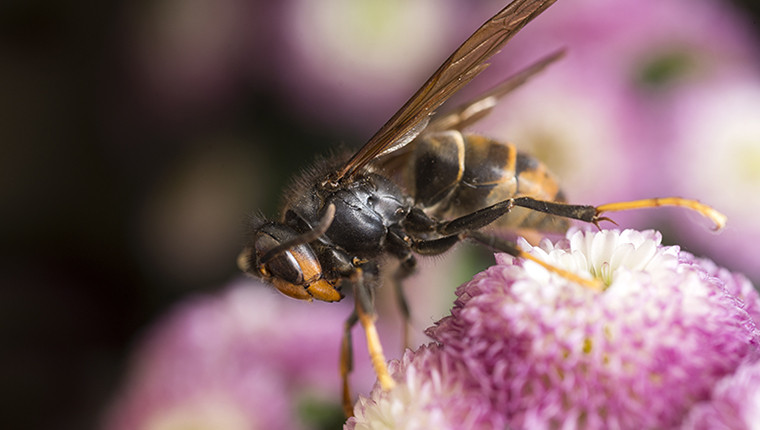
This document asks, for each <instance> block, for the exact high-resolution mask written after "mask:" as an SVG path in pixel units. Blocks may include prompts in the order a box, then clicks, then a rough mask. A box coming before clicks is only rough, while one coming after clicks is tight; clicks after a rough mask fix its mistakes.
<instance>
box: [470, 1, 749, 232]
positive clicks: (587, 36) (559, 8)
mask: <svg viewBox="0 0 760 430" xmlns="http://www.w3.org/2000/svg"><path fill="white" fill-rule="evenodd" d="M750 28H751V27H750V25H749V23H748V22H746V20H745V19H744V17H743V16H741V15H740V14H739V13H737V12H736V11H735V10H733V9H732V7H731V5H730V4H729V3H728V2H726V1H723V0H696V1H694V0H667V1H647V0H644V1H641V0H620V1H614V2H608V1H604V0H578V1H573V2H562V1H560V2H557V4H555V5H553V6H552V7H551V8H550V9H549V10H548V11H547V12H546V13H545V14H544V15H543V16H541V17H540V18H539V19H536V20H535V22H533V23H531V24H530V25H529V26H527V27H526V29H525V30H524V31H523V32H522V33H521V34H519V35H518V36H517V37H516V38H515V40H514V41H513V42H512V43H510V45H509V46H508V47H507V48H506V49H505V51H509V54H508V55H501V56H497V57H495V59H494V66H493V68H492V69H497V68H499V69H502V70H503V69H504V68H506V65H507V64H509V68H510V69H511V70H514V69H515V68H516V67H518V65H525V64H528V63H529V62H530V61H533V60H535V59H536V58H537V57H538V56H539V55H541V53H548V52H550V51H551V50H552V49H555V48H557V47H566V48H567V50H568V54H567V56H566V58H564V59H562V60H560V61H559V63H557V64H556V65H552V66H551V67H550V68H549V69H548V70H547V71H545V72H543V73H542V74H541V75H540V76H538V77H537V78H536V79H535V81H533V82H530V83H528V84H527V86H526V88H523V89H520V90H519V91H517V92H516V93H515V94H514V96H512V95H510V96H509V97H508V98H507V100H505V101H504V103H503V105H502V106H500V107H499V110H498V111H497V112H495V113H494V114H493V115H491V117H490V118H488V119H487V120H486V121H484V123H483V124H481V125H479V126H477V128H478V129H481V130H485V131H487V132H488V133H489V134H492V135H495V136H499V137H503V138H506V139H508V140H510V141H512V142H514V143H515V144H517V145H518V147H519V148H521V149H523V150H525V151H527V152H529V153H533V154H535V155H537V156H538V157H539V158H540V159H542V160H545V161H546V162H547V164H548V166H549V168H550V169H552V170H553V171H554V172H555V173H556V174H557V175H558V176H559V177H560V179H561V181H562V183H563V186H564V187H565V191H566V193H567V194H568V196H569V197H570V198H571V200H573V201H579V202H581V201H582V202H584V203H591V204H599V203H603V202H607V201H614V200H625V199H631V198H643V197H653V196H663V195H667V194H670V193H677V194H686V195H685V196H686V197H693V198H699V199H703V200H707V199H708V197H709V196H705V195H704V193H702V192H700V191H699V190H689V191H690V192H689V193H685V192H684V191H683V190H679V189H675V188H674V187H672V186H670V185H669V184H668V183H667V180H668V173H667V172H674V171H676V172H679V170H678V169H674V168H673V165H674V160H672V159H671V158H670V157H668V156H667V154H668V153H669V149H668V148H669V147H670V146H671V145H673V144H674V143H675V142H674V141H673V139H672V134H671V133H669V132H668V130H670V129H671V128H672V127H671V125H670V121H671V120H672V116H671V115H670V114H669V110H670V109H671V108H672V106H673V103H675V102H676V101H677V100H679V99H680V98H682V97H684V96H686V95H688V94H689V93H690V92H691V91H699V90H702V89H704V88H709V87H713V86H716V85H719V83H720V82H723V81H725V80H726V79H733V78H735V77H736V76H738V75H741V74H746V73H747V71H748V70H753V68H754V67H756V65H757V64H758V60H760V56H758V52H757V49H756V44H755V43H754V38H753V37H752V34H751V31H750ZM489 73H491V74H493V71H490V72H489ZM501 74H502V75H504V74H505V73H504V72H501ZM758 78H760V77H758V76H757V74H756V72H755V76H754V79H755V80H757V79H758ZM475 85H477V83H475ZM716 106H722V105H721V104H716ZM709 147H714V146H709ZM684 160H688V157H686V158H685V159H684ZM700 167H701V166H700ZM679 173H680V172H679ZM684 176H686V175H684ZM702 176H703V177H704V176H705V175H702ZM600 182H603V184H604V185H603V186H600ZM714 183H717V184H720V183H721V181H719V180H716V181H714ZM724 196H726V197H731V195H730V194H729V193H725V194H724ZM708 201H709V200H708ZM734 201H736V199H734ZM710 203H712V202H710ZM716 204H717V203H716ZM647 215H648V214H647ZM641 216H643V214H633V215H629V214H621V215H617V214H616V216H615V219H616V220H617V221H620V222H622V223H624V224H625V225H639V224H640V223H634V224H631V222H630V221H628V220H627V219H626V218H629V219H631V220H632V221H633V220H636V219H637V218H639V217H641ZM650 218H651V217H650ZM645 225H648V226H651V225H652V222H651V221H649V222H648V223H647V224H645ZM728 242H730V241H728Z"/></svg>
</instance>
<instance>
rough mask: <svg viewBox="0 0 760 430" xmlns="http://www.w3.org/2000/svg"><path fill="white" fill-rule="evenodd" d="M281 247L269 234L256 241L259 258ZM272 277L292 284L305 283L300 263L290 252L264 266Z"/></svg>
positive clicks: (279, 255) (276, 257) (280, 255)
mask: <svg viewBox="0 0 760 430" xmlns="http://www.w3.org/2000/svg"><path fill="white" fill-rule="evenodd" d="M277 245H279V241H278V240H277V239H275V238H273V237H272V236H270V235H268V234H262V235H260V236H259V237H258V238H257V239H256V252H257V253H258V255H259V256H262V255H264V254H265V253H266V252H267V251H268V250H270V249H272V248H274V247H275V246H277ZM264 267H265V269H266V271H267V272H268V274H269V275H270V276H273V277H275V278H280V279H282V280H284V281H287V282H290V283H292V284H301V283H303V279H304V278H303V272H302V271H301V266H300V265H299V264H298V261H297V260H296V258H295V257H294V256H293V253H292V252H290V251H285V252H282V253H280V254H278V255H276V256H275V257H274V258H272V259H271V260H269V261H268V262H266V263H265V264H264Z"/></svg>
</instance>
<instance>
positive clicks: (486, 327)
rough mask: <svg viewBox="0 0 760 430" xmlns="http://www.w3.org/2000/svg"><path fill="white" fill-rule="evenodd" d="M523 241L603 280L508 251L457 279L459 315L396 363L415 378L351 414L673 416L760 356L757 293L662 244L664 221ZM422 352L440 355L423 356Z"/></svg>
mask: <svg viewBox="0 0 760 430" xmlns="http://www.w3.org/2000/svg"><path fill="white" fill-rule="evenodd" d="M523 247H524V248H525V249H526V250H528V252H530V253H531V254H533V255H535V256H536V257H539V258H541V259H543V260H545V261H547V262H549V263H551V264H553V265H555V266H557V267H561V268H563V269H566V270H572V271H574V272H576V273H580V274H582V275H583V276H587V277H589V278H595V279H598V280H599V281H601V283H602V284H603V285H604V286H605V287H604V290H603V291H594V290H592V289H589V288H586V287H583V286H580V285H578V284H575V283H572V282H570V281H567V280H566V279H564V278H560V277H559V276H557V275H555V274H552V273H549V272H547V271H546V270H545V269H544V268H542V267H540V266H538V265H536V264H535V263H532V262H526V261H523V260H516V259H513V258H512V257H509V256H506V255H497V264H496V265H495V266H493V267H491V268H489V269H488V270H486V271H485V272H482V273H480V274H478V275H476V276H475V278H474V279H473V280H472V281H470V282H468V283H466V284H464V285H463V286H461V287H460V288H459V289H458V291H457V295H458V297H459V298H458V299H457V301H456V303H455V305H454V308H453V309H452V312H451V316H449V317H445V318H443V319H442V320H441V321H439V322H438V323H436V325H435V326H433V327H431V328H430V329H428V334H429V335H430V336H431V337H433V339H434V340H435V341H436V343H435V344H433V345H434V346H431V347H429V348H428V349H427V350H426V351H425V352H424V353H423V352H416V353H412V354H410V355H408V356H407V357H405V360H404V361H403V362H402V363H401V364H400V366H401V370H398V371H397V375H401V376H403V375H406V379H404V378H403V377H399V378H398V379H397V380H398V381H399V386H398V387H396V389H394V390H393V391H391V392H388V393H384V392H382V391H381V390H379V389H377V388H376V389H375V391H373V392H372V393H371V395H370V397H369V398H367V399H363V400H361V401H360V402H359V404H358V405H357V408H356V411H357V417H356V421H355V422H352V423H351V424H350V425H351V426H353V427H351V426H349V428H357V429H358V428H419V427H417V426H414V425H408V423H410V422H412V423H414V422H417V421H415V420H416V419H419V418H420V417H430V416H439V415H441V416H443V417H446V418H447V417H449V415H448V414H450V415H451V416H469V415H467V414H466V411H471V412H473V413H474V414H475V412H476V414H475V416H477V417H479V418H481V419H480V421H477V422H478V423H485V424H483V425H479V426H478V427H477V428H504V427H505V425H506V426H507V427H510V428H577V427H582V428H670V427H674V426H678V425H679V424H680V423H682V422H683V421H684V420H685V419H686V416H687V415H688V414H689V413H690V411H691V410H692V409H693V408H695V406H696V405H698V404H699V403H700V402H704V401H707V400H709V399H710V397H711V393H712V392H713V390H714V387H715V386H716V384H718V383H719V381H721V380H722V379H723V378H726V377H729V376H730V375H733V374H735V372H737V369H739V368H740V366H741V365H742V363H745V362H747V361H748V360H756V359H757V357H758V353H759V352H760V350H759V349H758V345H759V344H758V341H759V340H760V330H758V328H757V326H756V321H755V320H753V317H754V316H756V315H757V309H758V306H760V296H759V295H758V293H757V292H756V291H755V290H754V289H752V288H751V285H750V284H749V283H748V282H747V281H746V279H744V278H743V277H741V276H739V275H733V274H730V273H728V272H727V271H725V270H722V269H718V268H717V267H716V266H715V265H714V264H712V263H711V262H709V261H706V260H701V259H696V258H694V257H693V256H692V255H691V254H689V253H686V252H683V251H681V250H680V249H679V248H678V247H675V246H663V245H662V244H661V236H660V234H659V233H656V232H654V231H645V232H638V231H633V230H625V231H622V232H620V231H611V230H609V231H601V232H596V233H593V232H583V231H577V230H576V231H571V232H569V233H568V234H567V236H566V239H563V240H561V241H559V242H557V243H556V244H552V243H550V242H549V241H544V242H542V243H541V245H540V246H538V247H530V245H528V244H527V243H523ZM418 353H419V354H421V355H422V354H424V355H426V357H427V358H425V359H424V360H423V361H424V362H425V363H432V364H426V365H421V364H419V363H418V362H417V361H415V358H416V356H415V354H418ZM430 354H435V355H439V356H438V357H435V359H431V358H430V357H429V355H430ZM441 363H444V364H445V365H442V364H441ZM425 366H427V367H425ZM410 369H413V372H412V371H411V370H410ZM442 369H445V370H442ZM404 371H406V373H404ZM410 374H412V375H414V377H413V378H409V375H410ZM425 375H432V376H425ZM430 386H432V387H436V388H437V389H436V390H431V391H428V392H427V393H428V394H427V395H426V397H417V398H415V399H414V401H415V402H417V403H415V404H414V406H413V407H405V406H403V405H407V403H405V402H404V401H403V400H400V399H399V398H397V397H396V396H397V393H401V392H405V390H406V391H407V392H417V391H415V389H413V388H412V387H430ZM452 387H455V388H452ZM431 392H432V393H434V394H429V393H431ZM454 392H462V393H465V397H466V398H467V399H469V400H468V401H467V402H462V403H460V404H458V406H460V407H462V408H464V409H465V411H455V409H454V408H453V407H451V406H448V405H449V403H448V397H453V396H455V394H453V393H454ZM436 393H437V394H436ZM406 395H407V398H408V397H409V394H408V393H407V394H406ZM421 399H422V400H421ZM420 401H422V404H419V402H420ZM393 405H397V406H396V407H395V408H394V407H393ZM377 408H381V409H383V410H384V411H386V412H387V411H393V412H395V414H392V416H393V419H392V420H388V419H385V420H378V417H388V416H389V415H388V413H385V414H384V413H379V412H378V409H377ZM436 414H438V415H436ZM486 418H487V419H486ZM381 421H382V423H384V425H385V427H383V426H382V425H379V424H377V423H378V422H381ZM444 422H449V423H450V422H452V420H449V421H444ZM473 422H475V421H473ZM443 428H446V427H445V426H444V427H443ZM449 428H455V427H449ZM458 428H463V427H458ZM470 428H476V427H475V426H473V427H470Z"/></svg>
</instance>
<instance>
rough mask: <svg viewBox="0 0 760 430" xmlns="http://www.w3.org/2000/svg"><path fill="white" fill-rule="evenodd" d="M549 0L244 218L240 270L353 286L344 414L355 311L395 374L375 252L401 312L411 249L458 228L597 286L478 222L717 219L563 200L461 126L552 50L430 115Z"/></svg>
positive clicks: (337, 290)
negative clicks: (273, 208) (341, 154)
mask: <svg viewBox="0 0 760 430" xmlns="http://www.w3.org/2000/svg"><path fill="white" fill-rule="evenodd" d="M554 1H555V0H514V1H513V2H512V3H510V4H509V5H507V6H506V7H505V8H504V9H502V10H501V11H499V12H498V13H497V14H496V15H495V16H493V17H492V18H491V19H489V20H488V21H486V22H485V24H483V25H482V26H481V27H480V28H479V29H478V30H476V31H475V33H473V34H472V36H470V37H469V38H468V39H467V40H466V41H465V42H464V43H463V44H462V45H461V46H460V47H459V48H458V49H457V50H456V51H454V53H453V54H451V56H450V57H449V58H448V59H447V60H446V61H445V62H444V63H443V64H442V65H441V66H440V67H439V68H438V69H437V70H436V71H435V72H434V73H433V75H432V76H431V77H430V78H429V79H428V80H427V82H425V84H423V86H422V87H421V88H420V89H419V90H418V91H417V92H416V93H415V94H414V95H413V96H412V97H411V98H410V99H409V100H408V101H407V102H406V104H404V105H403V106H402V107H401V108H400V109H399V110H398V112H396V114H394V115H393V117H391V119H390V120H388V122H386V123H385V125H383V126H382V127H381V128H380V130H379V131H378V132H377V133H376V134H375V135H374V136H373V137H372V138H371V139H370V140H369V141H368V142H367V143H366V144H365V145H364V146H363V147H362V148H361V149H359V151H358V152H356V153H355V154H354V155H353V156H351V157H350V158H348V157H346V158H347V159H332V160H326V161H323V162H321V163H318V164H317V165H316V166H315V167H313V168H312V169H311V170H308V171H307V172H305V173H304V174H302V175H301V176H300V177H298V178H297V180H296V181H295V182H294V186H293V187H292V188H291V190H290V191H289V193H287V195H286V198H285V202H286V204H285V205H284V208H283V210H282V214H281V218H280V219H279V220H278V221H271V220H267V219H265V218H263V217H253V218H252V220H251V225H250V229H251V232H250V237H249V239H248V242H247V245H246V246H245V248H244V250H243V252H242V253H241V255H240V257H239V259H238V264H239V266H240V267H241V269H242V270H243V271H244V272H246V273H247V274H249V275H252V276H254V277H257V278H261V279H263V280H265V281H267V282H269V283H271V284H272V285H273V286H274V287H275V288H277V289H278V290H279V291H280V292H282V293H283V294H285V295H288V296H290V297H293V298H296V299H302V300H312V299H317V300H323V301H328V302H334V301H339V300H341V299H342V298H343V297H344V292H346V291H348V290H350V291H351V292H352V294H353V298H354V301H355V307H354V311H353V313H352V314H351V315H350V316H349V318H348V319H347V321H346V324H345V328H344V333H343V341H342V344H341V376H342V380H343V403H344V408H345V409H346V412H347V414H350V413H351V404H352V402H351V396H350V393H349V384H348V374H349V372H350V370H351V366H352V357H351V351H352V348H351V329H352V327H353V326H354V325H356V323H357V322H358V323H360V324H361V325H362V327H363V329H364V331H365V333H366V336H367V347H368V350H369V354H370V358H371V361H372V365H373V367H374V369H375V372H376V373H377V376H378V380H379V382H380V384H381V386H382V387H383V388H384V389H390V388H391V387H393V385H394V381H393V379H392V378H391V377H390V375H389V374H388V370H387V368H386V365H385V357H384V354H383V350H382V347H381V343H380V340H379V337H378V335H377V331H376V328H375V324H374V320H375V317H376V315H375V310H374V294H375V290H376V289H377V288H378V287H379V286H380V283H381V281H380V257H387V256H390V257H393V258H395V259H397V260H398V262H399V264H398V268H397V269H396V271H395V273H394V275H393V277H392V279H393V284H394V288H395V289H396V291H397V293H398V295H399V297H400V304H401V308H402V313H403V314H404V315H405V317H406V318H407V319H408V317H409V310H408V307H407V306H406V304H405V300H403V294H402V288H401V285H402V281H403V279H404V278H406V277H407V276H409V275H410V274H411V273H412V272H413V271H414V268H415V263H416V257H415V255H436V254H441V253H443V252H445V251H447V250H448V249H450V248H451V247H452V246H454V245H455V244H457V243H459V242H461V241H463V240H470V241H474V242H478V243H480V244H483V245H485V246H488V247H490V248H492V249H494V250H498V251H502V252H506V253H509V254H511V255H513V256H516V257H519V258H526V259H531V260H533V261H536V262H537V263H539V264H541V265H543V266H544V267H546V268H547V269H548V270H550V271H553V272H555V273H558V274H560V275H561V276H564V277H566V278H568V279H570V280H573V281H575V282H578V283H581V284H584V285H588V286H589V287H591V288H595V287H597V285H596V284H595V283H594V281H591V280H588V279H585V278H581V277H580V276H578V275H576V274H574V273H570V272H566V271H564V270H562V269H559V268H556V267H553V266H551V265H548V264H546V263H544V262H542V261H540V260H538V259H536V258H535V257H532V256H531V255H529V254H527V253H525V252H523V251H521V250H520V249H519V248H518V247H517V246H516V245H515V244H514V243H512V242H510V241H508V240H505V239H503V238H500V237H497V236H494V235H489V234H486V233H484V232H482V231H481V229H482V228H483V227H485V226H487V225H489V224H492V223H497V222H499V223H501V224H502V225H504V226H507V227H527V228H532V229H539V230H546V229H549V230H562V229H563V228H566V225H567V221H566V220H568V219H576V220H580V221H584V222H588V223H593V224H597V226H598V223H599V222H600V221H604V220H608V219H607V218H606V217H603V216H602V215H601V214H602V213H604V212H610V211H618V210H627V209H635V208H641V207H654V206H662V205H675V206H685V207H688V208H690V209H692V210H695V211H697V212H699V213H701V214H703V215H705V216H707V217H708V218H710V219H712V220H713V221H714V222H715V223H716V225H717V226H718V227H721V226H722V225H723V224H724V222H725V219H724V217H723V216H722V215H721V214H720V213H718V212H717V211H715V210H713V209H712V208H710V207H709V206H706V205H703V204H701V203H699V202H697V201H693V200H686V199H680V198H675V197H672V198H663V199H648V200H639V201H633V202H622V203H613V204H608V205H602V206H590V205H574V204H569V203H565V202H564V197H563V194H562V192H561V191H560V188H559V186H558V184H557V181H556V179H555V178H554V177H553V176H552V175H551V173H549V172H548V170H547V169H546V167H545V166H544V164H543V163H541V162H540V161H538V160H536V159H534V158H532V157H529V156H527V155H524V154H521V153H519V152H517V151H516V150H515V147H514V146H512V145H509V144H505V143H502V142H498V141H495V140H492V139H488V138H485V137H483V136H478V135H474V134H470V133H467V132H465V131H463V130H464V129H465V128H466V127H468V126H470V125H472V124H473V123H474V122H476V121H477V120H479V119H481V118H482V117H484V116H485V115H487V114H488V113H489V112H490V111H491V109H492V108H493V106H494V105H495V103H496V102H497V101H498V99H499V98H500V97H502V96H503V95H505V94H507V93H508V92H509V91H511V90H512V89H513V88H515V87H517V86H519V85H520V84H522V83H523V82H524V81H526V80H527V79H529V78H530V77H531V76H533V75H535V74H536V73H538V72H539V71H540V70H542V69H543V68H544V67H546V66H547V65H548V64H550V63H551V62H553V61H555V60H556V59H557V58H559V57H560V56H561V53H555V54H553V55H550V56H548V57H545V58H544V59H542V60H540V61H538V62H537V63H535V64H534V65H532V66H530V67H528V68H527V69H525V70H524V71H522V72H520V73H518V74H517V75H514V76H512V77H511V78H508V79H507V80H505V81H503V82H502V83H501V84H499V85H497V86H496V87H494V88H493V89H492V90H490V91H488V92H486V93H484V94H482V95H480V96H478V97H476V98H475V99H473V100H472V101H470V102H469V103H466V104H465V105H463V106H462V107H460V108H457V109H454V110H453V111H452V112H451V113H449V114H447V115H444V116H440V117H434V118H433V117H432V115H433V113H434V111H435V110H436V109H437V108H438V107H439V106H440V105H441V104H442V103H443V102H444V101H446V100H447V99H448V98H449V97H450V96H451V95H452V94H454V93H455V92H457V91H458V90H459V89H460V88H462V87H463V86H464V85H466V84H467V83H468V82H470V81H471V80H472V79H473V78H475V76H477V75H478V74H480V73H481V72H482V71H483V70H484V69H485V68H486V67H487V65H488V64H487V60H488V59H489V58H490V57H491V56H492V55H494V54H495V53H496V52H498V51H499V50H500V49H501V48H502V47H503V46H504V44H505V43H506V42H507V41H508V40H509V39H511V38H512V37H513V36H514V35H515V34H516V33H517V32H518V31H519V30H520V29H521V28H523V27H524V26H525V25H526V24H527V23H528V22H529V21H531V20H532V19H533V18H535V17H536V16H538V15H539V14H540V13H542V12H543V11H544V10H546V9H547V8H548V7H549V6H550V5H552V4H553V3H554ZM431 118H432V119H431ZM399 169H400V170H403V171H405V172H406V180H404V181H397V180H396V177H395V176H393V175H391V173H390V172H394V171H397V170H399ZM400 182H405V184H403V183H400ZM518 211H521V212H520V213H518Z"/></svg>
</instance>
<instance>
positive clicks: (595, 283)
mask: <svg viewBox="0 0 760 430" xmlns="http://www.w3.org/2000/svg"><path fill="white" fill-rule="evenodd" d="M519 257H520V258H524V259H526V260H530V261H532V262H534V263H537V264H540V265H541V267H543V268H544V269H546V270H548V271H550V272H553V273H556V274H558V275H560V276H562V277H563V278H565V279H568V280H570V281H573V282H575V283H577V284H580V285H582V286H584V287H586V288H590V289H592V290H594V291H599V292H601V291H604V283H603V282H602V281H600V280H599V279H596V278H591V279H587V278H582V277H580V276H578V275H576V274H575V273H573V272H570V271H567V270H565V269H560V268H559V267H557V266H554V265H551V264H549V263H547V262H545V261H543V260H541V259H540V258H536V257H534V256H533V255H531V254H528V253H527V252H523V251H520V255H519Z"/></svg>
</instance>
